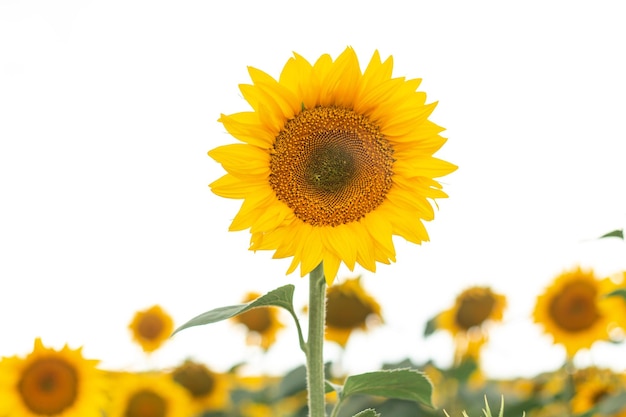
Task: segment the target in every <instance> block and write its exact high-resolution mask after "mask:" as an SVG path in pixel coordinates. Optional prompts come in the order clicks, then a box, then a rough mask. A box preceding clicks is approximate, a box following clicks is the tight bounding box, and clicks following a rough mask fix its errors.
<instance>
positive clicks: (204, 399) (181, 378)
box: [172, 360, 229, 415]
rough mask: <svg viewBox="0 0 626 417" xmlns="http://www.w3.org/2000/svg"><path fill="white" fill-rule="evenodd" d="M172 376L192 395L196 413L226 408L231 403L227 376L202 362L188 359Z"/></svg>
mask: <svg viewBox="0 0 626 417" xmlns="http://www.w3.org/2000/svg"><path fill="white" fill-rule="evenodd" d="M172 378H173V379H174V381H176V382H177V383H179V384H180V385H182V386H183V388H185V389H186V390H187V392H188V393H189V394H190V395H191V401H192V406H193V408H194V415H195V414H197V415H200V414H202V413H203V412H205V411H213V410H221V409H224V408H225V407H226V406H227V405H228V403H229V390H228V387H229V383H228V379H227V377H226V376H225V375H221V374H218V373H216V372H213V371H211V370H210V369H209V368H207V367H206V366H205V365H203V364H201V363H197V362H194V361H191V360H186V361H185V362H184V363H183V364H182V365H180V366H178V367H177V368H175V369H174V370H173V371H172Z"/></svg>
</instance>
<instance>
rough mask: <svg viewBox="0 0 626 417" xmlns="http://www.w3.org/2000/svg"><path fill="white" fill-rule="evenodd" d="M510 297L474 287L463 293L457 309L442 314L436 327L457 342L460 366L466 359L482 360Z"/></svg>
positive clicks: (458, 300)
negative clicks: (491, 328) (490, 330)
mask: <svg viewBox="0 0 626 417" xmlns="http://www.w3.org/2000/svg"><path fill="white" fill-rule="evenodd" d="M505 308H506V297H505V296H504V295H502V294H497V293H495V292H493V291H492V290H491V288H489V287H478V286H474V287H470V288H467V289H466V290H464V291H463V292H461V293H460V294H459V295H458V296H457V298H456V301H455V303H454V306H452V307H451V308H449V309H448V310H445V311H443V312H441V313H440V314H439V315H438V316H437V318H436V327H437V328H438V329H443V330H447V331H448V332H450V334H451V335H452V336H453V337H454V339H455V345H456V353H455V358H456V359H455V361H456V362H457V363H459V362H461V361H463V360H465V359H473V360H475V361H478V359H479V355H480V350H481V348H482V346H483V344H484V343H485V342H486V336H487V326H488V325H489V323H492V322H495V321H501V320H502V315H503V313H504V309H505Z"/></svg>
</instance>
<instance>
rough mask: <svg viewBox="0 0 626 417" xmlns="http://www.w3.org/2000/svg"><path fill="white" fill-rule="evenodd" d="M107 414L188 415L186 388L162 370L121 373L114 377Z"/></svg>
mask: <svg viewBox="0 0 626 417" xmlns="http://www.w3.org/2000/svg"><path fill="white" fill-rule="evenodd" d="M106 415H107V417H190V416H192V415H193V414H192V408H191V398H190V397H189V395H188V394H187V391H186V390H185V389H184V388H183V387H181V386H180V385H179V384H177V383H176V382H174V380H173V379H172V378H170V377H169V376H168V375H166V374H164V373H137V374H135V373H124V374H120V375H118V376H117V377H116V384H115V387H114V389H113V390H112V391H111V403H110V410H109V411H108V412H107V414H106Z"/></svg>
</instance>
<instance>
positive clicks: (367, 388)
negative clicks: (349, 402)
mask: <svg viewBox="0 0 626 417" xmlns="http://www.w3.org/2000/svg"><path fill="white" fill-rule="evenodd" d="M432 391H433V388H432V385H431V383H430V381H429V380H428V378H427V377H426V376H425V375H424V374H423V373H422V372H420V371H417V370H414V369H394V370H389V371H375V372H368V373H365V374H360V375H351V376H349V377H348V378H347V379H346V382H345V384H344V386H343V390H342V392H341V397H342V398H345V397H348V396H350V395H352V394H368V395H377V396H381V397H387V398H396V399H400V400H409V401H416V402H418V403H421V404H425V405H427V406H429V407H433V405H432V402H431V396H432Z"/></svg>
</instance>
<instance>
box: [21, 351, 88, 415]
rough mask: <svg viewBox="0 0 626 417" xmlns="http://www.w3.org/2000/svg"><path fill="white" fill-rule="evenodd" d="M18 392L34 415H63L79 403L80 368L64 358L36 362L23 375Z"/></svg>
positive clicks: (43, 359)
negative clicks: (77, 401)
mask: <svg viewBox="0 0 626 417" xmlns="http://www.w3.org/2000/svg"><path fill="white" fill-rule="evenodd" d="M18 390H19V393H20V395H21V397H22V400H23V401H24V404H25V405H26V407H27V408H28V409H29V410H30V411H32V413H33V414H38V415H56V414H61V413H62V412H63V411H64V410H66V409H67V408H69V407H71V406H72V405H73V404H74V401H76V397H77V393H78V376H77V374H76V369H75V368H74V367H73V366H72V365H71V364H69V363H67V362H66V361H64V360H62V359H57V358H42V359H39V360H36V361H35V362H33V363H32V364H31V365H30V366H28V367H27V368H26V369H25V370H24V372H23V373H22V378H21V379H20V381H19V383H18Z"/></svg>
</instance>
